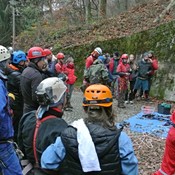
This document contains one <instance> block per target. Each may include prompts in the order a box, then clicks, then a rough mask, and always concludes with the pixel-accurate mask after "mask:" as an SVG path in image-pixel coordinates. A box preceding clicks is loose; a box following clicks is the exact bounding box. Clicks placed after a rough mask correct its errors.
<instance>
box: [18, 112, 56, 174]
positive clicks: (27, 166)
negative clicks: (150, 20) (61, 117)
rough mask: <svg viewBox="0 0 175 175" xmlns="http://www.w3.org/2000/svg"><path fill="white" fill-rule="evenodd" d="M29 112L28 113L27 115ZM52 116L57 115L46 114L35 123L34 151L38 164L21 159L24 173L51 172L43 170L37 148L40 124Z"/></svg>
mask: <svg viewBox="0 0 175 175" xmlns="http://www.w3.org/2000/svg"><path fill="white" fill-rule="evenodd" d="M29 113H30V112H29ZM29 113H27V115H28V114H29ZM33 114H34V113H33ZM25 115H26V114H25ZM52 118H56V116H53V115H49V116H46V117H44V118H42V119H37V120H36V125H35V130H34V136H33V153H34V158H35V163H36V164H35V166H33V165H32V164H31V163H30V162H29V160H23V159H21V160H20V161H21V166H22V169H23V170H22V173H23V175H35V174H43V175H44V174H49V172H45V171H43V170H42V169H41V168H40V166H39V161H38V156H37V150H36V139H37V135H38V131H39V128H40V125H41V124H42V123H43V122H45V121H46V120H48V119H52ZM42 171H43V172H42ZM52 174H53V173H52Z"/></svg>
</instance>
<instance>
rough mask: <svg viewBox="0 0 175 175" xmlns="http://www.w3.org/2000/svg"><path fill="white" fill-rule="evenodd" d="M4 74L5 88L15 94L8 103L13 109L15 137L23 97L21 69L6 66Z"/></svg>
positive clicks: (21, 110)
mask: <svg viewBox="0 0 175 175" xmlns="http://www.w3.org/2000/svg"><path fill="white" fill-rule="evenodd" d="M5 72H6V75H7V77H8V81H7V90H8V92H9V93H12V94H13V95H14V96H15V100H13V101H12V103H11V104H10V106H11V108H12V109H13V115H14V116H13V126H14V131H15V139H16V136H17V131H18V123H19V120H20V118H21V117H22V115H23V97H22V93H21V88H20V77H21V71H20V70H14V69H12V68H10V67H9V66H7V67H6V71H5Z"/></svg>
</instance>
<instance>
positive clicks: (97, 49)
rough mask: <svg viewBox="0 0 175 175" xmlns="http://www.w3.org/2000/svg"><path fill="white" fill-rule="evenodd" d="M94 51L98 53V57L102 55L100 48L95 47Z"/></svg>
mask: <svg viewBox="0 0 175 175" xmlns="http://www.w3.org/2000/svg"><path fill="white" fill-rule="evenodd" d="M94 51H96V52H98V54H99V55H101V54H102V49H101V48H100V47H96V48H95V50H94Z"/></svg>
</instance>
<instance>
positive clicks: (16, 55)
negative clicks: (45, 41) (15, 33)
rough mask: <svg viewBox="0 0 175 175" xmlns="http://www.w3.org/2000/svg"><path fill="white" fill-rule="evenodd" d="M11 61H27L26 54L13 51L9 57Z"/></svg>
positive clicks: (16, 62)
mask: <svg viewBox="0 0 175 175" xmlns="http://www.w3.org/2000/svg"><path fill="white" fill-rule="evenodd" d="M11 61H12V63H14V64H19V62H20V61H27V57H26V54H25V53H24V52H23V51H21V50H18V51H14V52H13V54H12V58H11Z"/></svg>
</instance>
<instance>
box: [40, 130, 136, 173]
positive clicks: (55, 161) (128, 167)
mask: <svg viewBox="0 0 175 175" xmlns="http://www.w3.org/2000/svg"><path fill="white" fill-rule="evenodd" d="M116 144H117V143H116ZM119 152H120V158H121V167H122V175H138V161H137V158H136V157H135V155H134V150H133V147H132V143H131V140H130V139H129V137H128V136H127V135H126V133H124V132H121V134H120V137H119ZM65 155H66V151H65V147H64V145H63V143H62V141H61V138H60V137H57V139H56V142H55V143H54V144H51V145H50V146H49V147H47V149H46V150H45V151H44V152H43V154H42V157H41V166H42V168H46V169H56V168H58V167H59V166H60V164H61V162H62V160H63V159H64V157H65Z"/></svg>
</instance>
